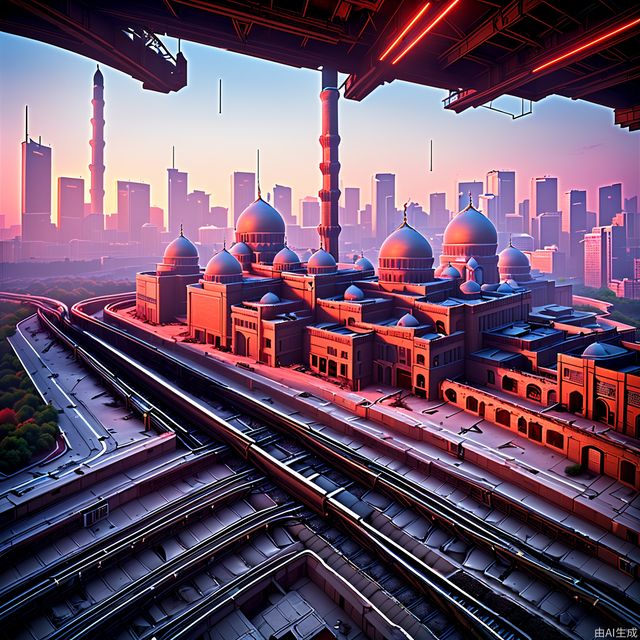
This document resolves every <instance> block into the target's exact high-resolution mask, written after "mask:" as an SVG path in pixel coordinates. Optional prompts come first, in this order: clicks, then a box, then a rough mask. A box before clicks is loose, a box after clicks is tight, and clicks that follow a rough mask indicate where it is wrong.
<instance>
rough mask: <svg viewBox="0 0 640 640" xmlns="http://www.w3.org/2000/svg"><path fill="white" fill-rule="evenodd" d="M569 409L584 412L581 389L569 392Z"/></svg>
mask: <svg viewBox="0 0 640 640" xmlns="http://www.w3.org/2000/svg"><path fill="white" fill-rule="evenodd" d="M569 411H570V412H571V413H582V411H583V408H582V394H581V393H580V392H579V391H572V392H571V393H570V394H569Z"/></svg>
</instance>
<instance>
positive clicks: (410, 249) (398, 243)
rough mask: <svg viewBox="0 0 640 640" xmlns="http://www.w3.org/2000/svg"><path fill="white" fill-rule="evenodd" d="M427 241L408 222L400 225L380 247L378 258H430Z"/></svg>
mask: <svg viewBox="0 0 640 640" xmlns="http://www.w3.org/2000/svg"><path fill="white" fill-rule="evenodd" d="M432 257H433V251H432V249H431V245H430V244H429V241H428V240H427V239H426V238H425V237H424V236H423V235H422V234H421V233H420V232H419V231H416V230H415V229H414V228H413V227H412V226H411V225H410V224H408V223H407V222H404V223H403V224H402V225H400V226H399V227H398V228H397V229H396V230H395V231H394V232H393V233H392V234H391V235H390V236H388V237H387V239H386V240H385V241H384V242H383V243H382V246H381V247H380V259H381V260H384V259H389V258H390V259H393V258H432Z"/></svg>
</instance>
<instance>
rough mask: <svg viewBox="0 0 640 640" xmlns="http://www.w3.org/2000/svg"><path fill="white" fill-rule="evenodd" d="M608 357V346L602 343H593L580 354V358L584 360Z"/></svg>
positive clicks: (609, 353)
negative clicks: (584, 358)
mask: <svg viewBox="0 0 640 640" xmlns="http://www.w3.org/2000/svg"><path fill="white" fill-rule="evenodd" d="M610 355H611V350H610V349H609V348H608V345H606V344H603V343H602V342H593V343H591V344H590V345H589V346H588V347H587V348H586V349H585V350H584V351H583V352H582V356H583V357H586V358H606V357H608V356H610Z"/></svg>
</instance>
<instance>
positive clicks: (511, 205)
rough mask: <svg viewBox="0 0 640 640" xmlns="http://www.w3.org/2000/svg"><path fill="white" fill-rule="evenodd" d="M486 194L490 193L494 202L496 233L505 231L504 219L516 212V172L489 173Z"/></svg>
mask: <svg viewBox="0 0 640 640" xmlns="http://www.w3.org/2000/svg"><path fill="white" fill-rule="evenodd" d="M486 193H492V194H493V195H494V196H495V197H496V198H497V200H496V201H495V203H494V205H495V215H496V220H495V224H496V227H497V229H498V231H504V230H505V220H506V217H507V216H508V215H510V214H512V213H515V212H516V172H515V171H496V170H494V171H489V173H487V189H486Z"/></svg>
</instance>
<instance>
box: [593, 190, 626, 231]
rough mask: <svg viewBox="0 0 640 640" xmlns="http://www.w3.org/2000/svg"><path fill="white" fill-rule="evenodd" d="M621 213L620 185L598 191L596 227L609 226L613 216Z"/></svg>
mask: <svg viewBox="0 0 640 640" xmlns="http://www.w3.org/2000/svg"><path fill="white" fill-rule="evenodd" d="M621 211H622V184H620V183H619V182H617V183H616V184H611V185H609V186H606V187H600V189H598V225H599V226H601V227H604V226H606V225H609V224H611V221H612V220H613V216H615V215H616V213H620V212H621Z"/></svg>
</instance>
